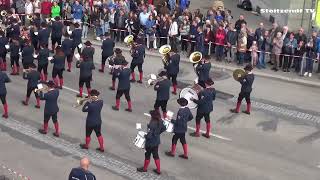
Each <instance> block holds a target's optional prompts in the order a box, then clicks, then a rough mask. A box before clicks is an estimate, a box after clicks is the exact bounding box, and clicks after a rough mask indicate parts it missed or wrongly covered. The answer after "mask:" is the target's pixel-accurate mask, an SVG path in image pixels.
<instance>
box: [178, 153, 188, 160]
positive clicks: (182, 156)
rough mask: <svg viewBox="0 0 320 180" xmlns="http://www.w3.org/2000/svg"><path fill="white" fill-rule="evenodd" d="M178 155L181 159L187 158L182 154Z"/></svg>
mask: <svg viewBox="0 0 320 180" xmlns="http://www.w3.org/2000/svg"><path fill="white" fill-rule="evenodd" d="M179 157H180V158H182V159H189V157H188V156H185V155H184V154H181V155H179Z"/></svg>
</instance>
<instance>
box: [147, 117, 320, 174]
mask: <svg viewBox="0 0 320 180" xmlns="http://www.w3.org/2000/svg"><path fill="white" fill-rule="evenodd" d="M143 114H144V115H145V116H148V117H151V115H150V114H149V113H143ZM188 129H191V130H193V131H195V130H196V129H195V128H194V127H190V126H188ZM200 132H201V133H205V131H203V130H200ZM210 136H213V137H216V138H218V139H222V140H225V141H232V139H230V138H227V137H224V136H220V135H218V134H213V133H210ZM319 168H320V165H319Z"/></svg>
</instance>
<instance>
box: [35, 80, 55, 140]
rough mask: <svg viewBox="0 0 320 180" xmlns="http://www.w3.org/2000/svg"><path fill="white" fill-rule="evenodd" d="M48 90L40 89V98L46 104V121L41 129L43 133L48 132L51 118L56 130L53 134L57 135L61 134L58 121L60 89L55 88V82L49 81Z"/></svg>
mask: <svg viewBox="0 0 320 180" xmlns="http://www.w3.org/2000/svg"><path fill="white" fill-rule="evenodd" d="M47 86H48V90H47V92H42V91H40V99H41V100H44V101H45V106H44V122H43V129H39V132H40V133H41V134H47V133H48V123H49V120H50V118H51V119H52V122H53V124H54V128H55V132H54V133H53V135H54V136H55V137H59V136H60V132H59V122H58V112H59V106H58V97H59V90H58V89H55V84H54V82H53V81H51V80H50V81H49V82H48V83H47Z"/></svg>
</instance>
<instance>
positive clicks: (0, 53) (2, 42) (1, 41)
mask: <svg viewBox="0 0 320 180" xmlns="http://www.w3.org/2000/svg"><path fill="white" fill-rule="evenodd" d="M8 43H9V41H8V38H7V37H6V36H5V34H4V32H3V31H2V30H0V58H1V60H2V63H1V67H0V68H1V70H2V71H6V70H7V58H6V55H7V48H6V47H5V46H6V45H7V44H8Z"/></svg>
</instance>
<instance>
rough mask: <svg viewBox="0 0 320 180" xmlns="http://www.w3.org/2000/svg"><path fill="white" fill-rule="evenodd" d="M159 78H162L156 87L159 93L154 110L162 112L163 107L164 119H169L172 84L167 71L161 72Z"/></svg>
mask: <svg viewBox="0 0 320 180" xmlns="http://www.w3.org/2000/svg"><path fill="white" fill-rule="evenodd" d="M158 76H159V77H160V78H162V79H161V80H159V81H158V82H157V83H156V84H155V85H154V90H155V91H157V98H156V102H155V103H154V109H155V110H156V111H158V112H160V110H159V108H160V107H161V110H162V113H163V118H166V117H167V103H168V100H169V98H170V86H171V82H170V80H169V79H168V77H167V72H166V71H161V72H160V73H159V74H158Z"/></svg>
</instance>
